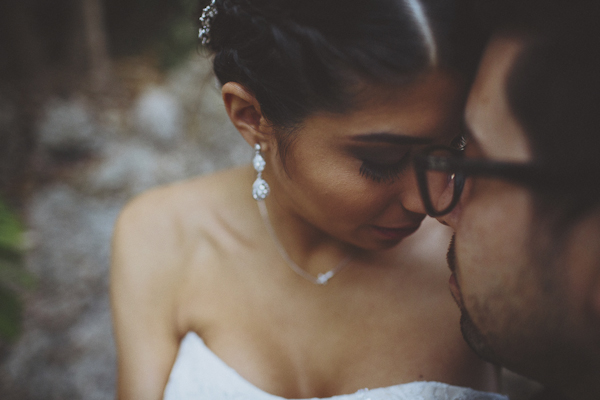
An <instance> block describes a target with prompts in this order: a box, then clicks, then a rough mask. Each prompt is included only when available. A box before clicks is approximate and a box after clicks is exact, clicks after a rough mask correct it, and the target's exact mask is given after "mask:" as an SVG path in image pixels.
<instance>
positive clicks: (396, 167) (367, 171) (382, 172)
mask: <svg viewBox="0 0 600 400" xmlns="http://www.w3.org/2000/svg"><path fill="white" fill-rule="evenodd" d="M409 156H410V151H406V152H405V153H404V155H402V156H401V157H400V159H399V160H398V161H395V162H392V163H386V162H381V161H374V160H367V159H363V160H362V165H361V166H360V170H359V173H360V175H361V176H364V177H365V178H368V179H371V180H373V181H374V182H377V183H389V182H393V181H394V180H395V179H396V178H397V177H398V176H399V175H400V173H402V171H403V170H404V169H405V168H406V167H407V165H408V164H409V162H408V161H409V159H410V157H409Z"/></svg>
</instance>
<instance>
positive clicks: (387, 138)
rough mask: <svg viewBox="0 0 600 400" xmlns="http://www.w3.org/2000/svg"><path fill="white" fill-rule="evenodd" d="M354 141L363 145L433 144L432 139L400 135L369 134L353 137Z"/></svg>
mask: <svg viewBox="0 0 600 400" xmlns="http://www.w3.org/2000/svg"><path fill="white" fill-rule="evenodd" d="M352 139H353V140H354V141H357V142H362V143H389V144H397V145H412V144H429V143H432V142H433V139H431V138H424V137H416V136H408V135H398V134H394V133H388V132H381V133H367V134H362V135H356V136H353V137H352Z"/></svg>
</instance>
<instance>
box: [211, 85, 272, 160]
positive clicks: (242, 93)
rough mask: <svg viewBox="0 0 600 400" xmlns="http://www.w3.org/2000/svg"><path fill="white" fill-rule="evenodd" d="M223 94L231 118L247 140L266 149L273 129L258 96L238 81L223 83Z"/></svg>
mask: <svg viewBox="0 0 600 400" xmlns="http://www.w3.org/2000/svg"><path fill="white" fill-rule="evenodd" d="M221 94H222V96H223V103H224V104H225V110H226V111H227V115H229V119H230V120H231V122H232V123H233V125H234V126H235V127H236V128H237V130H238V131H239V132H240V133H241V135H242V137H243V138H244V139H245V140H246V142H248V144H249V145H250V146H252V147H254V145H255V144H256V143H259V144H260V145H261V148H262V150H263V151H264V150H266V149H267V147H268V143H269V139H270V131H271V130H270V128H269V124H268V122H267V120H266V119H265V117H264V116H263V115H262V112H261V111H260V104H259V103H258V101H257V100H256V97H254V95H253V94H252V93H250V92H249V91H248V90H247V89H246V88H245V87H244V86H242V85H240V84H239V83H236V82H227V83H226V84H225V85H223V88H222V89H221Z"/></svg>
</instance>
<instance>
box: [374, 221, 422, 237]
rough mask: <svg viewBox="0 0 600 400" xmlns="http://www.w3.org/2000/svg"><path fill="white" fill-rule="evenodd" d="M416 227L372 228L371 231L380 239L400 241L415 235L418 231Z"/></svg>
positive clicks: (417, 226)
mask: <svg viewBox="0 0 600 400" xmlns="http://www.w3.org/2000/svg"><path fill="white" fill-rule="evenodd" d="M420 225H421V224H418V225H413V226H408V227H401V228H385V227H382V226H373V230H374V231H375V232H376V233H377V234H378V235H379V236H381V237H383V238H384V239H387V240H400V239H404V238H405V237H407V236H410V235H412V234H413V233H415V231H416V230H417V229H419V226H420Z"/></svg>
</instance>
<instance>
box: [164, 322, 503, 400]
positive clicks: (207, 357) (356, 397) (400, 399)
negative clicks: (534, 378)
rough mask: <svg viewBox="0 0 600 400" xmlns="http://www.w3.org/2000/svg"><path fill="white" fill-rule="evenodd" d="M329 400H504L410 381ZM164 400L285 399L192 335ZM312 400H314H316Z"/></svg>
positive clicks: (186, 339) (181, 351)
mask: <svg viewBox="0 0 600 400" xmlns="http://www.w3.org/2000/svg"><path fill="white" fill-rule="evenodd" d="M328 399H329V400H508V397H506V396H502V395H499V394H496V393H486V392H479V391H476V390H472V389H468V388H462V387H457V386H451V385H446V384H445V383H439V382H411V383H405V384H402V385H395V386H390V387H385V388H377V389H361V390H359V391H358V392H356V393H352V394H344V395H339V396H333V397H329V398H328ZM164 400H286V399H284V398H283V397H279V396H275V395H272V394H269V393H267V392H264V391H262V390H260V389H259V388H257V387H256V386H254V385H252V384H251V383H250V382H248V381H246V380H245V379H244V378H242V377H241V376H240V375H239V374H238V373H237V372H236V371H235V370H234V369H232V368H231V367H229V366H228V365H227V364H225V363H224V362H223V361H222V360H221V359H220V358H219V357H217V356H216V355H215V354H214V353H213V352H212V351H211V350H210V349H209V348H208V347H206V345H205V344H204V341H202V339H201V338H200V337H199V336H198V335H197V334H195V333H193V332H190V333H188V334H187V335H186V336H185V337H184V339H183V340H182V341H181V345H180V346H179V353H178V354H177V359H176V360H175V364H174V365H173V369H172V370H171V375H170V376H169V382H168V383H167V387H166V388H165V393H164ZM313 400H317V399H316V398H315V399H313Z"/></svg>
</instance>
